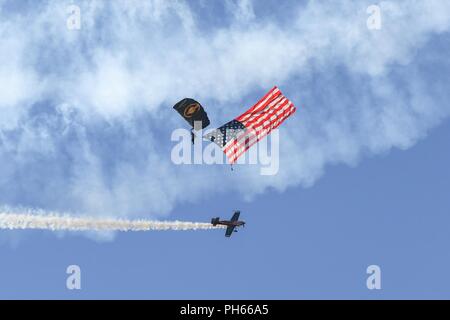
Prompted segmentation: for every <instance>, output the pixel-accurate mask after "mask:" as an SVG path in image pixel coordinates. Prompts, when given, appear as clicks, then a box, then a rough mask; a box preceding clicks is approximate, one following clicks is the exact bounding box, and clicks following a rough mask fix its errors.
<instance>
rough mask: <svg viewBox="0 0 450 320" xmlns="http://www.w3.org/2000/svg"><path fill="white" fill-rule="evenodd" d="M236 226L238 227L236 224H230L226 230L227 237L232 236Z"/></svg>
mask: <svg viewBox="0 0 450 320" xmlns="http://www.w3.org/2000/svg"><path fill="white" fill-rule="evenodd" d="M234 228H236V227H235V226H230V227H228V228H227V231H225V237H231V235H232V234H233V231H234Z"/></svg>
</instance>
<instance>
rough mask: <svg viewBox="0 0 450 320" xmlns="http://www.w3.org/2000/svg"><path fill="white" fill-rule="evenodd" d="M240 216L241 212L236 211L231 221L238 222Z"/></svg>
mask: <svg viewBox="0 0 450 320" xmlns="http://www.w3.org/2000/svg"><path fill="white" fill-rule="evenodd" d="M240 214H241V212H240V211H235V212H234V214H233V217H232V218H231V221H238V219H239V215H240Z"/></svg>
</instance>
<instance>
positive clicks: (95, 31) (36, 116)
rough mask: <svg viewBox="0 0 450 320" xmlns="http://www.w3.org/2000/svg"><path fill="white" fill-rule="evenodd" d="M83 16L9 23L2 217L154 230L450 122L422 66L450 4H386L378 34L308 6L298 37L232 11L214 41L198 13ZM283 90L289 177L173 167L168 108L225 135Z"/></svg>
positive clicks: (241, 8) (1, 41)
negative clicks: (205, 118) (8, 212)
mask: <svg viewBox="0 0 450 320" xmlns="http://www.w3.org/2000/svg"><path fill="white" fill-rule="evenodd" d="M78 3H79V6H80V8H81V14H82V17H81V23H82V25H81V30H79V31H70V30H67V29H66V28H65V26H66V24H65V22H66V21H65V18H66V15H67V13H66V11H65V5H64V4H61V3H59V4H57V3H53V2H49V3H48V4H46V5H41V6H39V7H36V8H34V7H33V8H24V9H22V10H26V14H24V15H23V16H22V17H21V16H17V15H15V14H14V13H8V12H7V10H2V11H0V34H1V35H2V37H1V38H0V57H1V58H2V61H4V62H5V63H3V64H2V65H1V66H0V110H2V112H3V115H2V118H1V120H0V139H1V140H0V160H1V161H7V160H11V159H12V160H17V159H21V161H19V162H18V163H17V164H15V165H12V164H11V165H9V166H6V167H5V168H3V169H1V170H0V184H1V185H3V186H5V187H6V186H11V185H15V186H16V187H15V188H9V189H10V194H9V195H8V194H7V195H2V197H3V198H2V201H4V202H9V201H10V200H11V199H18V198H19V199H21V196H22V197H24V196H23V195H24V194H35V195H34V196H32V197H31V198H29V197H24V199H22V200H23V201H24V202H26V203H23V204H25V205H27V204H33V205H40V206H48V207H50V208H51V209H53V208H62V209H66V210H70V209H72V210H75V211H86V212H90V213H92V212H106V211H107V212H108V213H114V214H117V215H130V214H136V215H145V214H147V213H153V214H155V213H156V214H160V213H166V212H168V211H170V210H171V209H172V208H173V206H174V205H176V204H177V203H179V202H184V201H190V200H192V199H194V200H195V199H199V198H201V197H209V196H211V195H217V194H220V193H221V192H225V191H227V190H224V189H223V185H224V184H223V183H222V182H223V181H228V183H227V184H225V185H228V186H229V187H228V188H230V189H240V190H241V191H244V190H245V192H246V194H247V195H248V197H251V196H253V195H255V194H258V193H259V192H264V190H265V189H266V188H268V187H275V188H276V189H278V190H284V189H285V188H287V187H290V186H295V185H299V184H301V185H305V186H308V185H311V184H313V183H314V181H315V180H316V179H317V178H318V177H320V175H321V174H322V173H323V170H324V167H325V166H326V165H327V164H329V163H347V164H350V165H354V164H356V163H357V161H358V160H359V158H360V157H361V155H362V154H364V153H367V152H369V153H374V154H377V153H380V152H385V151H387V150H389V149H390V148H392V147H397V148H403V149H405V148H408V147H410V146H412V145H413V144H414V143H415V142H416V141H417V140H418V139H420V138H422V137H424V136H425V135H426V133H427V131H428V130H430V129H431V128H433V127H434V126H436V125H437V124H438V123H439V122H440V121H442V119H444V118H445V117H447V116H448V115H449V113H450V110H449V107H448V105H447V104H446V103H445V102H444V99H443V98H442V97H444V96H448V94H447V93H446V92H445V90H443V89H442V88H441V87H442V83H444V82H445V79H441V80H440V81H439V82H438V83H437V84H436V86H435V87H434V88H433V89H432V90H430V86H429V79H428V78H430V77H431V75H430V74H429V73H430V72H436V71H435V70H431V71H426V70H425V71H424V70H423V69H422V67H421V66H420V65H419V64H418V60H420V58H421V57H420V55H419V52H424V51H426V49H427V46H428V43H429V41H430V40H432V39H436V38H437V37H438V36H439V35H441V36H442V33H447V32H448V30H449V28H450V3H448V2H446V1H438V0H436V1H433V0H427V1H415V2H411V1H407V0H405V1H396V2H390V1H384V2H381V3H380V7H381V9H382V17H383V24H382V29H381V30H379V31H371V30H368V29H367V27H366V19H367V14H366V8H367V6H368V5H369V4H371V3H369V2H367V3H364V2H363V1H347V2H345V3H330V2H327V3H325V2H318V1H310V2H309V3H308V4H307V5H301V6H300V5H299V6H298V7H293V8H292V10H291V12H289V14H290V19H291V20H292V21H289V23H286V21H283V16H282V15H280V16H275V15H272V16H271V18H270V19H269V18H267V19H262V18H263V17H262V16H261V15H262V14H263V12H262V11H261V10H262V9H258V7H256V6H254V5H253V4H252V2H251V1H240V2H235V1H230V2H228V6H229V7H228V8H235V9H236V10H232V9H229V11H228V12H229V14H230V22H229V23H227V24H225V25H220V26H215V27H212V28H211V29H205V28H202V26H203V25H202V23H201V22H202V21H201V20H202V16H201V12H199V11H195V10H193V9H191V8H190V5H189V2H182V1H176V2H167V1H145V2H144V1H133V2H131V1H114V2H108V4H106V2H103V1H98V2H97V1H79V2H78ZM292 17H293V18H292ZM444 36H446V37H448V35H447V34H445V35H444ZM433 59H441V60H442V59H444V58H443V55H439V54H438V53H436V55H435V56H433ZM442 62H444V61H442ZM425 63H427V61H425ZM443 67H446V68H449V67H450V66H443ZM447 80H448V79H447ZM274 84H278V85H280V86H281V88H282V89H283V91H286V92H285V93H286V94H287V95H288V96H289V97H290V98H291V99H292V100H294V102H296V104H298V107H299V109H300V110H299V112H298V113H297V114H296V115H295V116H294V117H292V118H290V119H289V120H288V121H287V123H286V125H285V126H283V128H282V133H281V134H282V137H281V138H282V139H283V142H282V152H283V155H282V159H281V164H280V165H281V167H280V173H279V175H277V176H275V177H261V176H259V174H258V173H259V170H258V168H252V167H250V168H240V169H239V170H237V172H235V173H234V174H233V175H232V176H230V175H229V174H228V170H223V168H221V167H219V168H218V167H208V166H204V167H176V166H173V165H172V164H171V163H170V150H169V148H170V146H169V145H168V144H170V134H169V133H168V130H169V129H170V128H167V127H173V128H175V126H178V125H179V124H180V122H179V121H178V120H179V119H177V118H176V115H174V114H173V113H172V110H170V107H171V105H172V104H173V103H174V102H176V101H177V100H178V99H180V98H183V97H185V96H192V97H196V98H197V99H198V100H200V101H204V102H206V103H207V104H208V105H207V108H208V112H209V114H210V115H211V117H212V118H213V119H214V120H216V121H222V120H223V121H225V120H228V119H229V118H230V117H232V116H236V115H237V114H239V112H242V111H243V110H245V108H247V107H248V106H249V104H251V103H252V102H253V101H248V100H243V97H247V96H248V94H250V93H255V92H259V94H262V93H263V92H264V90H267V89H269V88H270V87H271V86H273V85H274ZM284 88H286V90H284ZM40 104H44V105H45V107H46V108H47V110H46V111H45V112H37V113H36V111H35V110H34V109H35V108H36V105H40ZM243 104H244V105H243ZM44 109H45V108H44ZM217 124H219V123H217ZM164 135H167V137H166V138H164ZM161 137H163V141H161ZM164 139H165V140H164ZM29 172H32V173H33V175H32V177H29V174H28V173H29ZM224 172H225V173H224ZM18 177H19V178H18ZM194 177H195V179H194ZM18 179H19V180H18ZM237 180H239V181H240V182H239V183H235V182H236V181H237ZM18 181H20V183H19V184H20V185H21V187H20V186H18V185H17V184H18ZM219 182H220V183H219ZM37 186H39V188H38V187H37ZM186 188H188V189H189V191H188V192H186ZM228 190H229V189H228ZM7 204H10V203H7Z"/></svg>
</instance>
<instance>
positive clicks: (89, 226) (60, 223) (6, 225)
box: [0, 210, 223, 231]
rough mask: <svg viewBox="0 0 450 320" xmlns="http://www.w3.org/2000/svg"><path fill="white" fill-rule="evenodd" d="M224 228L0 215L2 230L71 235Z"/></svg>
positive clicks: (177, 223)
mask: <svg viewBox="0 0 450 320" xmlns="http://www.w3.org/2000/svg"><path fill="white" fill-rule="evenodd" d="M220 228H223V226H213V225H211V224H210V223H202V222H187V221H152V220H125V219H97V218H91V217H73V216H69V215H58V214H55V213H51V214H41V213H12V212H10V210H7V212H4V211H2V212H0V229H10V230H11V229H40V230H52V231H55V230H67V231H150V230H210V229H220Z"/></svg>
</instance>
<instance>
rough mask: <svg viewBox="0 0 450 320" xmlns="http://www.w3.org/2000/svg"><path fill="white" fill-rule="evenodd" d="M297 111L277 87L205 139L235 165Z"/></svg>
mask: <svg viewBox="0 0 450 320" xmlns="http://www.w3.org/2000/svg"><path fill="white" fill-rule="evenodd" d="M295 110H296V108H295V106H294V105H293V104H292V102H291V101H289V99H287V98H286V97H285V96H284V95H283V94H282V93H281V91H280V89H278V88H277V87H274V88H273V89H272V90H270V91H269V92H268V93H267V94H266V95H265V96H264V97H263V98H262V99H261V100H259V101H258V102H257V103H256V104H255V105H254V106H253V107H251V108H250V109H248V110H247V111H246V112H245V113H243V114H242V115H240V116H239V117H237V118H235V119H234V120H232V121H230V122H228V123H226V124H224V125H223V126H221V127H220V128H218V129H216V130H214V131H212V132H210V133H208V134H206V135H205V136H204V138H205V139H207V140H210V141H213V142H214V143H216V144H217V145H219V147H221V148H222V150H223V152H224V153H225V155H226V156H227V158H228V161H229V162H230V163H231V164H233V163H235V162H236V161H237V159H238V158H239V157H240V156H241V155H242V154H244V152H245V151H247V150H248V149H249V148H250V147H251V146H252V145H254V144H255V143H257V142H258V141H259V140H261V139H262V138H264V137H265V136H267V135H268V134H269V133H270V132H271V131H272V130H273V129H276V128H278V126H279V125H280V124H282V123H283V121H284V120H286V119H287V118H288V117H289V116H290V115H291V114H293V113H294V112H295Z"/></svg>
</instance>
